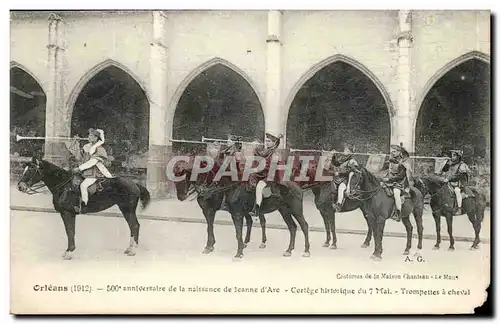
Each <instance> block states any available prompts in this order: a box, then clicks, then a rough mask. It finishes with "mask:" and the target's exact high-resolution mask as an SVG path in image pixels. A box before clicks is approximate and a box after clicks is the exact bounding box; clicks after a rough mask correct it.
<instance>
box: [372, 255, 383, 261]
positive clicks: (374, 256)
mask: <svg viewBox="0 0 500 324" xmlns="http://www.w3.org/2000/svg"><path fill="white" fill-rule="evenodd" d="M370 258H371V259H372V260H374V261H380V260H382V257H381V256H379V255H374V254H372V256H371V257H370Z"/></svg>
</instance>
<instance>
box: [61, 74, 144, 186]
mask: <svg viewBox="0 0 500 324" xmlns="http://www.w3.org/2000/svg"><path fill="white" fill-rule="evenodd" d="M86 80H88V81H87V82H86V83H84V84H82V85H81V91H80V92H79V93H78V96H77V97H76V98H75V99H74V106H73V109H72V116H71V135H72V136H74V135H79V136H81V137H86V136H87V135H88V129H89V128H101V129H103V130H104V132H105V138H106V144H105V145H106V146H105V148H106V150H107V152H108V155H110V156H111V157H112V164H111V167H110V169H111V170H110V171H111V172H113V173H115V174H125V175H128V176H130V175H132V174H135V175H136V176H138V177H139V179H141V180H143V181H145V177H146V169H147V154H148V148H149V101H148V98H147V95H146V93H145V91H144V89H143V88H142V87H141V85H140V84H139V83H138V82H137V81H136V80H135V79H134V77H132V76H131V75H130V74H129V73H127V72H126V71H124V70H123V69H122V68H120V67H118V66H116V65H114V64H108V65H107V66H103V67H101V68H100V69H99V70H98V71H95V72H93V76H88V77H87V78H86Z"/></svg>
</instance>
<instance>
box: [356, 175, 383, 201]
mask: <svg viewBox="0 0 500 324" xmlns="http://www.w3.org/2000/svg"><path fill="white" fill-rule="evenodd" d="M354 172H357V173H361V171H358V170H356V171H354ZM358 182H359V181H358ZM358 185H359V183H358V184H357V186H358ZM349 189H350V188H349ZM380 189H382V186H381V185H378V186H377V187H376V188H375V189H373V190H361V189H354V190H352V192H353V195H354V196H351V197H350V198H351V199H355V200H359V201H367V200H370V199H372V198H373V197H375V195H376V194H377V193H378V192H379V191H380ZM364 194H371V195H370V196H369V197H368V198H364V199H362V197H363V195H364Z"/></svg>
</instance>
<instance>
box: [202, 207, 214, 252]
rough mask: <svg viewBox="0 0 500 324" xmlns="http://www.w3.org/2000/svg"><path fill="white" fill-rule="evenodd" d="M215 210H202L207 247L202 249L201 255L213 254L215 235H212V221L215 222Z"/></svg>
mask: <svg viewBox="0 0 500 324" xmlns="http://www.w3.org/2000/svg"><path fill="white" fill-rule="evenodd" d="M215 212H216V211H215V209H213V208H203V216H205V220H206V221H207V245H205V248H204V249H203V252H202V253H203V254H209V253H211V252H213V250H214V245H215V235H214V221H215Z"/></svg>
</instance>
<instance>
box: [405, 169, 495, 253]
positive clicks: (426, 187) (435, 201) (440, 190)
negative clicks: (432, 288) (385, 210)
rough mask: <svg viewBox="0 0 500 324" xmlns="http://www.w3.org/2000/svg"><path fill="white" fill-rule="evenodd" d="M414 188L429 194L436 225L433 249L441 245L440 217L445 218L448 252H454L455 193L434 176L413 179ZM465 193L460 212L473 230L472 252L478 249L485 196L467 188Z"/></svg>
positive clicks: (439, 178) (442, 180)
mask: <svg viewBox="0 0 500 324" xmlns="http://www.w3.org/2000/svg"><path fill="white" fill-rule="evenodd" d="M415 187H417V188H419V189H420V191H422V193H423V194H424V195H426V194H429V195H430V197H431V201H430V206H431V209H432V216H433V217H434V222H435V223H436V245H434V249H436V250H437V249H439V245H440V243H441V216H442V217H445V218H446V224H447V227H448V235H449V237H450V246H449V248H448V250H449V251H453V250H455V239H454V238H453V216H454V214H455V213H454V211H455V208H456V207H457V201H456V198H455V192H454V191H453V189H452V188H451V187H450V185H449V184H448V183H447V182H445V181H444V179H442V178H441V177H438V176H434V175H428V176H418V177H415ZM465 191H466V194H467V193H468V194H467V197H466V198H465V199H463V200H462V211H464V212H465V214H467V216H468V217H469V221H470V222H471V224H472V227H473V229H474V234H475V238H474V241H473V243H472V246H471V247H470V248H471V250H474V249H478V248H479V247H478V245H479V243H480V239H479V232H480V231H481V223H482V221H483V219H484V210H485V209H486V196H485V195H484V194H482V193H480V192H479V191H478V190H477V189H475V188H473V187H469V186H467V187H466V189H465Z"/></svg>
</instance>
